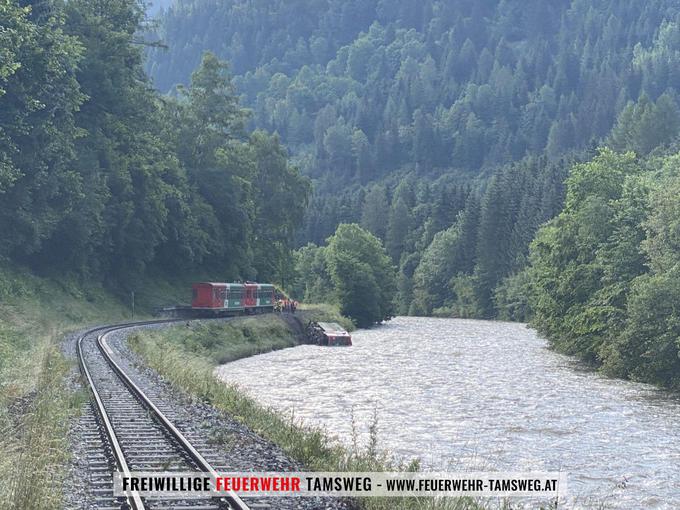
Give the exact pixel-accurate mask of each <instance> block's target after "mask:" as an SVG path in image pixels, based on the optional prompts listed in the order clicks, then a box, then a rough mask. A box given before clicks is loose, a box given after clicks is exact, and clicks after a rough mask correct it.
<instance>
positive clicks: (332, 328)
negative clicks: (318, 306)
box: [307, 321, 352, 346]
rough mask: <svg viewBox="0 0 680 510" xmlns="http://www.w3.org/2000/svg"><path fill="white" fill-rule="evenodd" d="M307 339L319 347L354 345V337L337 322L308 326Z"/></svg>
mask: <svg viewBox="0 0 680 510" xmlns="http://www.w3.org/2000/svg"><path fill="white" fill-rule="evenodd" d="M307 339H308V340H309V341H310V342H311V343H314V344H317V345H329V346H336V345H337V346H340V345H347V346H349V345H352V336H351V335H350V334H349V333H348V332H347V331H345V330H344V329H343V328H342V326H340V324H338V323H337V322H314V321H310V322H309V324H307Z"/></svg>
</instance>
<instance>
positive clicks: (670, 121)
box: [610, 93, 680, 155]
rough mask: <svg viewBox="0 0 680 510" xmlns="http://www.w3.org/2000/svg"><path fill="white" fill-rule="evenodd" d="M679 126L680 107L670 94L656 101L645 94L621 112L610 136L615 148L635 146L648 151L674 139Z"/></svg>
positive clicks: (638, 152) (621, 149)
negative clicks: (679, 108)
mask: <svg viewBox="0 0 680 510" xmlns="http://www.w3.org/2000/svg"><path fill="white" fill-rule="evenodd" d="M678 130H680V111H678V107H677V105H676V104H675V101H674V100H673V98H672V97H671V96H670V95H669V94H667V93H666V94H662V95H661V96H660V97H659V99H657V101H656V103H652V102H650V100H649V98H648V97H647V96H646V95H643V96H642V97H640V99H639V100H638V102H637V103H632V102H629V103H628V105H626V107H625V108H624V109H623V111H622V112H621V113H620V114H619V116H618V118H617V120H616V124H615V125H614V128H613V129H612V133H611V136H610V141H611V146H612V148H614V149H616V150H619V151H625V150H632V151H634V152H636V153H637V154H641V155H645V154H648V153H649V152H651V151H652V150H653V149H655V148H656V147H658V146H660V145H664V144H668V143H669V142H671V141H672V140H674V139H675V138H676V137H677V135H678Z"/></svg>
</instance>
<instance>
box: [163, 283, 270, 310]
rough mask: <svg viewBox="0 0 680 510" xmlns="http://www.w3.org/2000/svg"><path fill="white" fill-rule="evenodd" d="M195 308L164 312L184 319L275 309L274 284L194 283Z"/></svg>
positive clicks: (193, 301)
mask: <svg viewBox="0 0 680 510" xmlns="http://www.w3.org/2000/svg"><path fill="white" fill-rule="evenodd" d="M191 292H192V297H191V306H174V307H170V308H164V309H162V310H161V313H162V314H163V315H169V316H171V317H181V318H201V317H226V316H230V315H242V314H256V313H265V312H272V311H273V310H274V295H275V292H276V290H275V288H274V285H272V284H270V283H255V282H245V283H215V282H202V283H194V284H193V285H192V286H191Z"/></svg>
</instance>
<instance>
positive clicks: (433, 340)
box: [217, 318, 680, 508]
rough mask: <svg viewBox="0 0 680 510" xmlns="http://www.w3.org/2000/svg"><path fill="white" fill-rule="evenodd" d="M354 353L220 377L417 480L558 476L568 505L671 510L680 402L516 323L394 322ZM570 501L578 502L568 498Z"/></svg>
mask: <svg viewBox="0 0 680 510" xmlns="http://www.w3.org/2000/svg"><path fill="white" fill-rule="evenodd" d="M353 341H354V346H353V347H349V348H328V347H317V346H311V345H305V346H300V347H295V348H292V349H286V350H283V351H277V352H271V353H267V354H262V355H259V356H255V357H252V358H247V359H243V360H239V361H236V362H233V363H229V364H227V365H223V366H221V367H219V368H218V369H217V373H218V375H219V376H220V377H221V378H222V379H223V380H225V381H227V382H230V383H237V384H238V385H240V386H241V387H242V388H244V389H245V390H246V391H247V392H248V393H249V394H250V395H252V396H253V397H255V398H256V399H257V400H258V401H260V402H262V403H264V404H266V405H271V406H273V407H274V408H276V409H279V410H282V411H286V412H288V413H290V412H294V414H295V416H296V417H297V418H302V419H303V420H304V421H306V422H307V423H309V424H312V425H320V426H322V427H324V428H326V429H327V430H328V431H329V433H331V434H332V435H334V436H336V437H337V438H338V439H339V440H341V441H343V442H345V443H348V444H349V443H351V441H352V440H353V437H356V436H357V434H356V433H355V434H353V432H352V431H353V425H352V416H353V417H354V422H355V424H356V425H355V430H356V431H357V433H358V436H359V439H360V440H361V441H362V442H365V441H366V440H367V435H368V428H369V426H370V425H371V423H373V422H374V416H375V418H376V419H377V426H378V439H379V441H380V446H381V447H384V448H386V449H389V450H390V451H392V452H394V453H395V454H397V455H399V456H400V457H401V458H403V459H411V458H413V457H418V458H420V459H421V461H422V464H423V466H424V467H425V468H432V469H448V470H451V471H465V470H468V471H469V470H486V469H493V470H503V471H529V470H550V471H554V470H561V471H565V472H567V473H568V482H569V489H568V490H569V494H570V496H571V498H572V499H571V501H570V503H571V504H570V506H579V507H581V506H586V507H590V506H601V505H604V506H605V507H613V508H643V507H644V508H678V507H680V491H679V490H678V489H677V488H678V487H680V468H679V467H678V466H680V399H678V398H676V397H673V396H671V395H668V394H667V393H664V392H661V391H658V390H655V389H654V388H652V387H650V386H647V385H643V384H637V383H631V382H627V381H619V380H612V379H605V378H603V377H601V376H599V375H597V374H595V373H593V372H591V371H589V370H584V369H582V368H580V367H579V365H578V364H577V363H575V362H574V361H573V360H571V359H570V358H567V357H565V356H561V355H559V354H556V353H554V352H552V351H550V350H548V349H547V348H546V342H545V341H544V340H543V339H541V338H539V337H538V336H537V335H536V334H535V332H533V331H532V330H530V329H527V328H526V327H525V326H524V325H522V324H515V323H505V322H487V321H474V320H458V319H426V318H397V319H395V320H393V321H391V322H389V323H388V324H386V325H384V326H381V327H378V328H375V329H371V330H360V331H356V332H355V333H353ZM573 498H576V499H573Z"/></svg>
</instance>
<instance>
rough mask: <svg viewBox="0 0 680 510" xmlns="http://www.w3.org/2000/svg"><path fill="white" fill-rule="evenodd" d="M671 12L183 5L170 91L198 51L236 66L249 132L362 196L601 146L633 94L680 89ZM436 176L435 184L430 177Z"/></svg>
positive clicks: (166, 57)
mask: <svg viewBox="0 0 680 510" xmlns="http://www.w3.org/2000/svg"><path fill="white" fill-rule="evenodd" d="M678 12H679V9H678V4H677V2H674V1H670V0H653V1H650V2H639V1H636V0H595V1H585V0H573V1H567V0H561V1H556V2H544V1H541V0H530V1H525V0H523V1H519V0H503V1H494V0H488V1H484V2H480V1H459V2H445V1H437V0H425V1H422V0H419V1H415V0H390V1H386V0H353V1H344V0H343V1H339V0H295V1H290V0H287V1H282V0H269V1H263V0H259V1H256V0H249V1H245V0H178V1H177V2H176V5H175V6H174V7H173V8H172V9H170V11H169V12H168V13H167V15H166V16H164V17H163V19H162V28H161V34H160V36H161V38H162V39H163V40H164V41H165V42H166V43H167V44H168V45H169V47H170V49H169V50H168V51H165V50H152V52H151V54H150V60H149V63H148V69H149V71H150V73H151V75H152V76H153V78H154V81H155V83H156V85H157V86H158V87H159V88H160V89H161V90H168V89H170V88H171V87H172V86H173V85H174V84H177V83H186V81H187V79H188V77H189V76H190V73H191V71H192V69H193V68H194V66H195V65H196V63H197V62H198V61H199V59H200V55H201V53H202V52H203V51H205V50H212V51H214V52H216V53H217V54H218V55H219V56H221V57H224V58H226V59H228V60H229V61H230V62H231V63H232V69H233V72H234V74H235V75H236V76H237V78H236V83H237V85H238V87H239V90H240V91H241V92H242V93H243V94H245V97H246V102H247V104H248V105H249V106H250V107H251V108H252V109H253V110H254V122H255V124H256V125H257V126H259V127H263V128H266V129H269V130H272V131H277V132H278V133H279V134H280V135H281V136H282V138H283V140H284V142H286V143H287V144H288V145H289V147H291V148H292V150H293V151H294V152H295V153H296V154H297V155H298V157H299V161H300V164H301V165H302V166H303V167H304V170H305V171H306V172H307V173H308V174H310V175H312V176H314V177H316V178H322V179H324V180H328V181H329V182H330V183H331V184H332V185H333V186H335V185H337V184H338V183H341V184H348V183H352V182H358V183H365V182H370V181H373V180H376V179H381V178H383V177H384V176H385V175H386V174H389V173H392V172H393V171H394V170H396V169H398V168H400V167H406V168H417V169H418V170H419V171H421V172H423V171H424V172H432V171H434V172H435V174H439V173H442V171H448V170H447V169H458V170H463V171H468V172H477V171H479V170H480V169H481V168H485V167H486V168H492V167H494V166H496V165H498V164H503V163H506V162H509V161H513V160H517V159H519V158H521V157H523V156H524V155H525V154H527V153H542V152H547V154H548V155H549V156H551V157H552V158H557V157H559V156H560V155H562V154H563V153H565V152H566V151H570V150H572V149H584V148H587V147H589V146H591V145H592V144H594V143H595V142H596V141H597V140H600V139H601V138H602V137H604V136H605V135H606V134H607V133H608V132H609V130H610V129H611V127H612V124H613V122H614V119H615V117H616V114H617V113H618V112H619V111H621V110H622V109H623V107H624V106H625V105H626V103H627V102H628V101H629V100H635V99H637V98H638V97H639V95H640V93H641V92H642V91H644V92H646V93H647V94H648V95H649V96H650V97H651V98H652V99H656V97H658V96H659V95H660V94H662V93H663V92H664V91H665V90H666V89H670V92H671V95H672V96H673V98H674V99H675V96H676V91H677V88H678V85H680V71H678V69H680V65H679V64H680V29H679V28H678ZM437 169H439V170H437Z"/></svg>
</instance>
